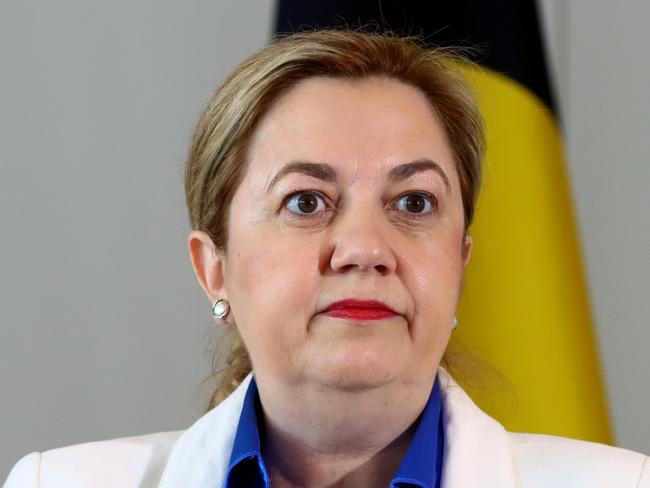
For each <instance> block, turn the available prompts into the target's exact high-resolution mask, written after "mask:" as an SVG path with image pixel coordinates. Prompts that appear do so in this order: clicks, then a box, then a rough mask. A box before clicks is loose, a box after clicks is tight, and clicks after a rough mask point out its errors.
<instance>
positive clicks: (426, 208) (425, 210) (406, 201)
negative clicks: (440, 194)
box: [397, 193, 438, 215]
mask: <svg viewBox="0 0 650 488" xmlns="http://www.w3.org/2000/svg"><path fill="white" fill-rule="evenodd" d="M437 206H438V202H437V200H436V198H435V197H434V196H433V195H428V194H425V193H407V194H406V195H402V196H401V197H399V198H398V199H397V209H398V210H402V211H404V212H406V213H410V214H420V215H424V214H429V213H431V212H433V211H434V210H435V209H436V208H437Z"/></svg>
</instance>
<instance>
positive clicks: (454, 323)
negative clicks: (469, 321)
mask: <svg viewBox="0 0 650 488" xmlns="http://www.w3.org/2000/svg"><path fill="white" fill-rule="evenodd" d="M456 327H458V319H457V318H456V317H454V320H452V321H451V330H456Z"/></svg>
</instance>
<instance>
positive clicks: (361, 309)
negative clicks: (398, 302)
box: [323, 299, 399, 320]
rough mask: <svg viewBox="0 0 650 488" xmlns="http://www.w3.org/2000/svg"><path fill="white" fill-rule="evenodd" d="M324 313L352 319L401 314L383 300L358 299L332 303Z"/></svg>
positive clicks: (381, 317) (374, 318) (378, 317)
mask: <svg viewBox="0 0 650 488" xmlns="http://www.w3.org/2000/svg"><path fill="white" fill-rule="evenodd" d="M323 313H324V314H325V315H328V316H330V317H334V318H344V319H352V320H380V319H385V318H389V317H395V316H396V315H399V314H398V313H397V312H395V311H394V310H393V309H392V308H390V307H389V306H388V305H386V304H385V303H383V302H379V301H377V300H357V299H347V300H340V301H338V302H334V303H331V304H330V305H329V306H328V307H327V308H326V309H325V310H323Z"/></svg>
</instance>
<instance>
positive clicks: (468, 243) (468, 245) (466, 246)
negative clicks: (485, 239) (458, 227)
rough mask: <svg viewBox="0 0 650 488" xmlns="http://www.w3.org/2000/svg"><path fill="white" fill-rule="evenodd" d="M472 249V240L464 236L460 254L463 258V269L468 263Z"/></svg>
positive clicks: (466, 235) (470, 237)
mask: <svg viewBox="0 0 650 488" xmlns="http://www.w3.org/2000/svg"><path fill="white" fill-rule="evenodd" d="M473 247H474V240H473V239H472V236H470V235H469V234H465V239H464V240H463V250H462V252H461V254H462V256H463V268H466V267H467V263H469V258H470V257H471V255H472V248H473Z"/></svg>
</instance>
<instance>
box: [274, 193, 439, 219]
mask: <svg viewBox="0 0 650 488" xmlns="http://www.w3.org/2000/svg"><path fill="white" fill-rule="evenodd" d="M304 194H312V195H316V196H317V197H318V198H320V199H321V200H323V202H324V203H325V205H326V206H328V204H327V201H328V200H329V199H328V198H327V197H326V196H325V195H323V194H322V193H321V192H320V191H318V190H309V189H307V190H298V191H294V192H292V193H290V194H288V195H287V196H286V197H284V200H283V201H282V209H286V210H287V211H288V212H290V213H291V214H292V216H294V217H296V218H298V219H311V218H315V217H317V216H319V215H320V214H322V213H323V212H312V213H306V214H301V213H298V212H294V211H293V210H291V209H289V208H288V207H287V204H288V203H289V202H290V201H291V199H293V198H294V197H296V196H299V195H304ZM409 195H418V196H421V197H424V198H425V199H427V200H429V204H430V205H431V210H430V211H429V212H426V213H409V212H403V213H404V214H405V215H408V216H409V217H411V218H414V219H418V220H421V219H425V218H427V217H429V216H431V214H434V213H436V212H437V211H438V199H437V198H436V197H435V196H434V195H432V194H431V193H428V192H424V191H412V192H406V193H402V194H401V195H399V196H398V197H397V198H396V200H397V201H399V200H401V199H402V198H404V197H406V196H409ZM327 210H332V209H331V208H327Z"/></svg>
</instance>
